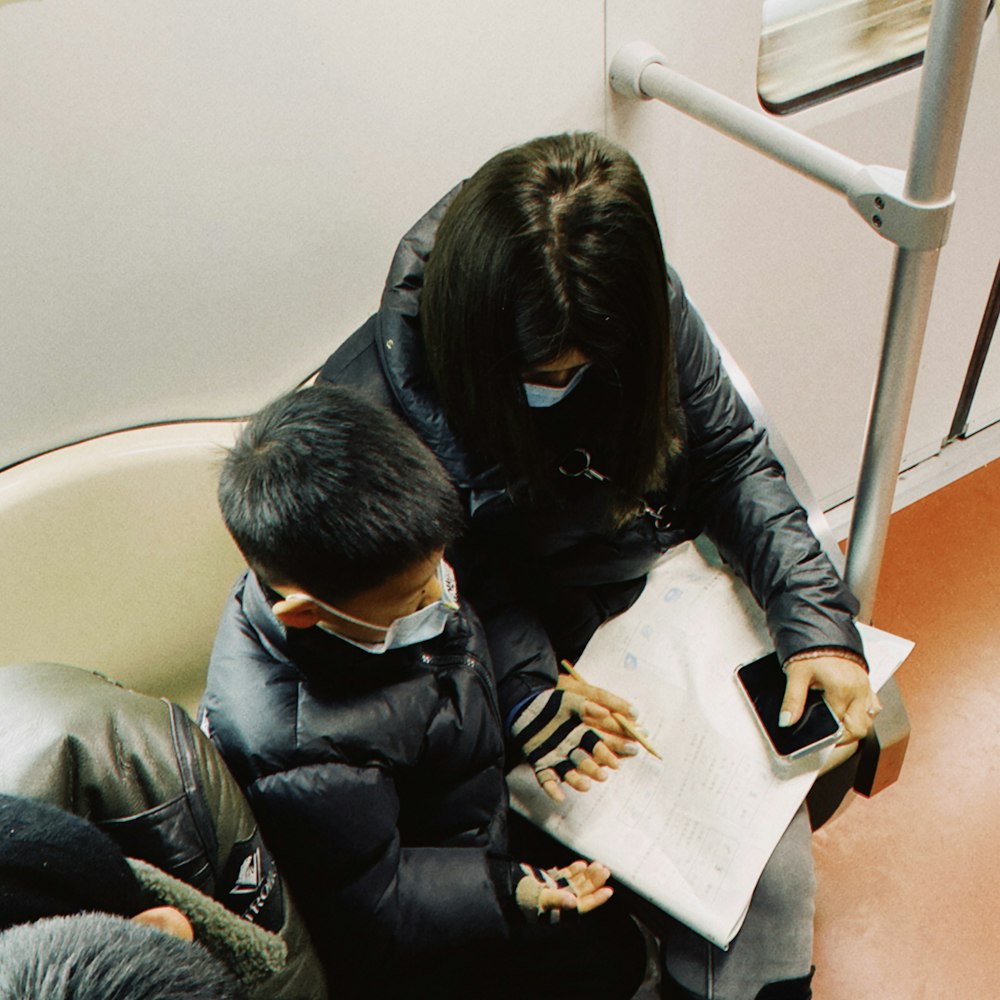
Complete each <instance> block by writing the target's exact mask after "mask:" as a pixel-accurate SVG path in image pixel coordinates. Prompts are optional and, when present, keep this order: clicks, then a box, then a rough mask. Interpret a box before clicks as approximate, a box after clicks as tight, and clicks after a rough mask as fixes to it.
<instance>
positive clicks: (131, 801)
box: [0, 663, 327, 1000]
mask: <svg viewBox="0 0 1000 1000" xmlns="http://www.w3.org/2000/svg"><path fill="white" fill-rule="evenodd" d="M0 792H3V793H5V794H9V795H19V796H22V797H25V798H32V799H37V800H39V801H42V802H47V803H49V804H50V805H54V806H58V807H60V808H62V809H64V810H66V811H67V812H71V813H74V814H75V815H78V816H82V817H84V818H86V819H89V820H90V821H91V822H92V823H94V824H95V825H96V826H98V827H100V829H102V830H104V832H105V833H107V834H108V835H109V836H110V837H111V838H112V839H113V840H114V841H115V842H116V843H117V844H118V846H119V847H120V848H121V850H122V852H123V853H124V854H125V855H127V856H128V857H130V858H137V859H139V860H140V861H145V862H148V863H149V864H150V865H152V866H155V868H156V869H159V870H160V871H161V872H165V873H166V875H168V876H172V877H173V878H175V879H178V880H179V881H180V883H181V884H183V886H185V887H188V888H189V889H190V892H187V893H184V894H182V895H181V896H179V897H178V898H177V899H176V900H175V898H174V896H173V893H174V892H176V889H175V890H171V895H170V896H168V897H166V898H164V899H163V902H169V903H171V904H172V905H178V906H180V908H181V909H185V907H188V904H190V906H189V907H188V909H187V910H186V912H187V913H188V916H189V917H190V918H191V919H192V921H193V922H194V923H195V925H196V930H197V933H198V938H199V940H200V941H201V942H202V943H203V944H205V945H206V947H208V948H209V950H211V951H215V952H216V953H217V954H218V955H219V957H220V958H222V959H223V960H224V961H226V962H227V964H230V965H231V967H233V970H234V971H235V972H237V974H242V972H243V968H242V967H248V968H249V967H252V966H253V965H254V963H255V962H256V960H257V956H254V955H253V954H251V952H252V950H253V949H254V948H255V947H256V946H257V944H258V943H259V941H258V939H259V938H260V937H261V936H260V935H255V934H250V933H246V934H244V933H243V932H242V930H241V928H247V926H248V924H252V925H255V926H256V927H260V928H263V929H264V930H266V931H270V932H272V933H273V934H275V935H278V936H279V937H280V939H281V940H282V941H283V942H284V946H285V948H287V961H285V962H281V963H279V965H283V966H284V967H283V968H280V969H279V970H278V971H276V972H274V973H272V974H269V975H266V976H265V977H264V978H262V979H260V977H258V976H257V975H256V974H255V976H254V979H255V980H258V979H260V981H259V982H258V985H256V986H255V987H254V988H253V990H252V991H251V992H249V993H248V996H251V997H253V998H254V1000H325V998H326V996H327V992H326V985H325V982H324V979H323V973H322V970H321V967H320V964H319V961H318V959H317V957H316V955H315V952H314V951H313V948H312V946H311V944H310V942H309V939H308V936H307V934H306V930H305V926H304V924H303V921H302V918H301V917H300V916H299V914H298V912H297V911H296V910H295V908H294V906H293V905H292V903H291V900H290V897H289V896H288V894H287V893H286V892H285V889H284V881H283V879H282V878H281V876H280V875H279V873H278V871H277V869H276V867H275V864H274V861H273V859H272V857H271V854H270V852H269V851H268V849H267V846H265V844H264V843H263V842H262V840H261V836H260V833H259V832H258V828H257V821H256V820H255V819H254V816H253V814H252V813H251V811H250V809H249V807H248V806H247V803H246V801H245V800H244V798H243V796H242V794H241V793H240V790H239V788H238V787H237V785H236V782H235V781H234V780H233V778H232V776H231V775H230V774H229V772H228V771H227V770H226V768H225V766H224V765H223V763H222V760H221V759H220V758H219V755H218V753H216V751H215V748H214V747H213V746H212V745H211V744H210V743H209V741H208V740H207V739H205V737H204V736H203V735H202V734H201V733H200V732H199V731H198V730H197V728H196V727H195V725H194V723H193V722H192V721H191V720H190V719H189V718H188V716H187V714H186V713H185V712H184V710H183V709H181V708H178V707H177V706H176V705H172V704H170V703H169V702H167V701H164V700H161V699H159V698H151V697H148V696H146V695H142V694H138V693H137V692H135V691H129V690H128V689H126V688H122V687H119V686H118V685H117V684H114V683H112V682H111V681H109V680H107V679H106V678H105V677H102V676H101V675H99V674H94V673H90V672H89V671H86V670H81V669H79V668H77V667H70V666H63V665H60V664H52V663H30V664H17V665H12V666H5V667H0ZM154 881H155V880H154ZM157 884H158V883H157ZM177 888H179V887H177ZM204 897H208V900H206V899H205V898H204ZM213 899H214V900H216V901H217V902H219V903H221V904H222V905H223V906H224V907H226V909H227V910H229V911H230V912H231V913H232V914H235V916H236V918H238V919H229V920H225V919H220V918H218V917H213V916H212V910H211V905H210V903H209V900H213ZM151 905H152V904H151Z"/></svg>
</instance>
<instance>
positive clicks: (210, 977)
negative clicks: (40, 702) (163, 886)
mask: <svg viewBox="0 0 1000 1000" xmlns="http://www.w3.org/2000/svg"><path fill="white" fill-rule="evenodd" d="M193 939H194V932H193V929H192V926H191V922H190V921H189V920H188V918H187V916H186V915H185V914H184V913H182V912H181V911H180V910H179V909H177V908H176V907H174V906H160V905H156V901H155V900H153V899H150V898H149V896H148V894H147V892H146V891H145V890H144V889H143V887H142V885H141V884H140V882H139V880H138V879H137V877H136V875H135V874H134V872H133V870H132V867H131V866H130V865H129V863H128V861H127V860H126V859H125V857H124V855H123V854H122V852H121V849H120V848H119V847H118V845H117V844H116V843H115V842H114V841H113V840H112V839H111V838H110V837H109V836H108V835H107V834H105V833H104V832H103V831H102V830H99V829H98V828H97V827H96V826H95V825H94V824H93V823H91V822H90V821H89V820H87V819H84V818H83V817H81V816H75V815H73V814H72V813H68V812H66V811H65V810H63V809H59V808H57V807H56V806H53V805H50V804H48V803H46V802H40V801H36V800H34V799H28V798H23V797H20V796H12V795H0V1000H6V998H8V997H10V998H13V997H18V998H22V997H31V998H32V1000H43V998H48V997H52V998H53V1000H55V998H56V997H59V998H61V1000H62V998H65V1000H69V998H80V1000H83V998H84V997H93V998H95V1000H96V998H97V997H102V998H116V1000H117V998H121V1000H126V998H130V997H135V998H136V1000H138V998H139V997H150V998H155V1000H171V998H173V997H181V996H189V995H190V996H198V997H205V998H206V1000H207V998H210V997H219V998H220V1000H223V998H229V997H233V998H235V997H237V996H239V993H237V992H236V987H235V985H234V984H233V981H232V979H231V977H230V974H229V972H228V970H227V969H226V967H225V966H223V965H221V964H220V963H219V962H218V961H217V960H215V959H213V958H212V957H211V956H209V955H207V953H205V952H204V949H202V948H201V947H196V946H195V945H194V944H193V943H192V941H193ZM143 954H148V956H149V957H148V960H145V961H144V963H143V962H140V960H139V959H140V957H141V955H143ZM115 970H119V971H115ZM157 976H158V977H159V979H157ZM116 977H117V978H116ZM151 977H152V978H151ZM154 981H158V982H163V983H170V982H176V983H178V984H181V985H183V984H185V983H188V982H189V983H191V984H197V983H199V982H204V983H205V984H214V983H229V984H230V986H229V987H228V989H229V991H228V992H220V991H219V990H216V991H215V992H212V991H211V989H205V990H203V991H202V992H191V993H186V992H184V989H181V988H180V987H178V988H177V989H174V990H173V991H172V992H171V991H170V990H167V989H166V987H164V990H163V991H161V992H155V991H150V992H147V989H148V988H149V984H150V983H151V982H154ZM112 983H114V984H116V988H115V989H111V988H110V987H111V984H112ZM212 989H215V987H214V986H213V987H212ZM102 990H103V992H102Z"/></svg>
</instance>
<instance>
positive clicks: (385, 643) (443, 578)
mask: <svg viewBox="0 0 1000 1000" xmlns="http://www.w3.org/2000/svg"><path fill="white" fill-rule="evenodd" d="M438 580H439V581H440V583H441V596H440V598H438V600H436V601H433V602H432V603H431V604H428V605H426V606H425V607H422V608H421V609H420V610H419V611H414V612H413V613H412V614H409V615H404V616H403V617H402V618H397V619H396V620H395V621H393V622H392V623H390V624H389V625H387V626H383V625H373V624H372V623H371V622H366V621H362V620H361V619H360V618H352V617H351V616H350V615H346V614H344V612H343V611H338V610H337V609H336V608H334V607H331V606H330V605H329V604H324V603H323V602H322V601H320V600H317V599H316V598H315V597H309V596H308V595H307V594H295V595H293V596H295V597H305V598H306V599H308V600H310V601H312V602H313V603H314V604H318V605H319V606H320V607H321V608H323V610H324V611H328V612H329V613H330V614H331V615H333V616H334V617H336V618H340V619H341V620H342V621H345V622H350V623H351V624H352V625H361V626H363V627H364V628H370V629H374V630H375V631H376V632H384V633H385V638H384V639H382V641H381V642H362V641H361V640H360V639H349V638H348V637H347V636H346V635H341V634H340V633H339V632H337V631H335V630H334V629H333V628H332V627H331V626H330V625H327V624H326V623H325V622H317V623H316V627H317V628H320V629H322V630H323V631H324V632H329V633H330V635H335V636H336V637H337V638H338V639H342V640H343V641H344V642H349V643H350V644H351V645H352V646H357V647H358V649H363V650H364V651H365V652H366V653H386V652H388V651H389V650H390V649H402V648H404V647H405V646H415V645H417V644H418V643H421V642H427V641H428V640H429V639H435V638H437V637H438V636H439V635H440V634H441V633H442V632H443V631H444V629H445V625H446V624H447V623H448V618H449V617H450V616H451V614H452V612H453V611H456V610H457V609H458V587H457V586H456V584H455V573H454V571H453V570H452V568H451V567H450V566H449V565H448V564H447V563H446V562H445V561H444V560H443V559H442V560H441V562H440V564H439V565H438Z"/></svg>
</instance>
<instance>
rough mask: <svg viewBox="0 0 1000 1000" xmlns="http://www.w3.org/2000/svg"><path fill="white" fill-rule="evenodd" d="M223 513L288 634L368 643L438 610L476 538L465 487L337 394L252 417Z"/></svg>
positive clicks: (397, 432) (404, 431)
mask: <svg viewBox="0 0 1000 1000" xmlns="http://www.w3.org/2000/svg"><path fill="white" fill-rule="evenodd" d="M219 506H220V508H221V510H222V516H223V519H224V520H225V522H226V526H227V527H228V529H229V532H230V534H231V535H232V536H233V539H234V541H235V542H236V544H237V546H238V547H239V549H240V551H241V552H242V553H243V555H244V557H245V558H246V560H247V563H248V564H249V566H250V567H251V569H253V571H254V572H255V573H256V574H257V576H258V577H259V578H260V579H261V581H262V582H263V583H264V584H265V585H266V586H268V587H269V588H270V589H271V590H272V591H274V592H276V593H277V594H278V595H280V597H281V598H283V599H282V600H280V601H278V603H276V604H275V605H274V612H275V614H276V615H277V616H278V617H279V618H280V619H281V621H282V622H284V624H285V625H287V626H290V627H296V628H304V627H308V626H311V625H315V624H320V625H321V626H324V627H327V628H328V629H329V630H331V631H336V632H338V633H339V634H341V635H343V636H345V637H348V638H353V639H356V640H360V641H362V642H379V641H381V640H383V639H385V633H386V629H387V627H388V626H389V625H390V624H391V623H392V622H393V621H395V620H397V619H399V618H403V617H405V616H406V615H409V614H412V613H413V612H415V611H417V610H420V609H421V608H423V607H425V606H427V605H428V604H430V603H433V602H435V601H437V600H438V598H439V597H440V596H441V591H442V581H441V573H440V572H439V568H440V565H441V559H442V556H443V553H444V549H445V547H446V546H447V545H448V544H449V543H450V542H452V541H454V539H455V538H457V537H458V535H459V534H460V533H461V531H462V530H463V527H464V522H463V518H462V513H461V508H460V506H459V503H458V498H457V496H456V494H455V490H454V487H453V486H452V484H451V482H450V481H449V479H448V477H447V475H446V474H445V472H444V470H443V469H442V468H441V466H440V465H439V464H438V462H437V460H436V459H435V458H434V456H433V455H432V454H431V452H430V451H429V450H428V449H427V448H426V446H425V445H424V444H423V443H422V442H421V441H420V439H419V438H418V437H417V436H416V434H415V433H414V432H413V430H412V429H411V428H409V427H408V426H407V425H406V424H404V423H403V422H402V421H401V420H399V419H398V418H397V417H395V416H394V415H393V414H391V413H389V412H388V411H387V410H384V409H382V408H380V407H378V406H375V405H374V404H371V403H369V402H367V401H365V400H364V399H363V398H362V397H361V396H359V395H358V394H357V393H356V392H354V391H353V390H351V389H347V388H344V387H339V386H329V385H315V386H311V387H309V388H306V389H302V390H300V391H296V392H292V393H289V394H287V395H285V396H282V397H280V398H279V399H276V400H274V401H273V402H272V403H270V404H268V405H267V406H265V407H264V408H263V409H262V410H261V411H260V412H259V413H257V414H256V415H255V416H254V417H252V418H251V420H250V421H249V423H248V424H247V426H246V427H245V428H244V430H243V432H242V433H241V434H240V437H239V439H238V440H237V442H236V444H235V445H234V446H233V448H232V449H231V450H230V452H229V454H228V455H227V457H226V460H225V463H224V465H223V469H222V474H221V476H220V480H219ZM340 613H342V614H340ZM338 615H340V616H338ZM344 615H346V616H348V618H353V619H356V620H358V622H368V623H372V624H373V625H375V626H377V627H378V628H377V629H375V630H371V629H367V628H365V627H364V626H362V625H359V624H352V623H351V622H350V621H349V620H347V619H345V618H344V617H343V616H344Z"/></svg>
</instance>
